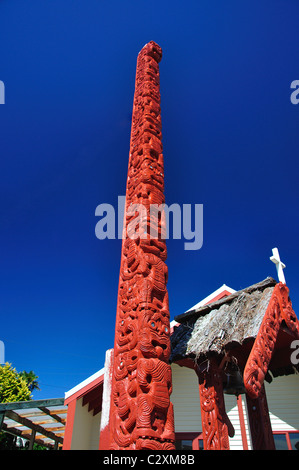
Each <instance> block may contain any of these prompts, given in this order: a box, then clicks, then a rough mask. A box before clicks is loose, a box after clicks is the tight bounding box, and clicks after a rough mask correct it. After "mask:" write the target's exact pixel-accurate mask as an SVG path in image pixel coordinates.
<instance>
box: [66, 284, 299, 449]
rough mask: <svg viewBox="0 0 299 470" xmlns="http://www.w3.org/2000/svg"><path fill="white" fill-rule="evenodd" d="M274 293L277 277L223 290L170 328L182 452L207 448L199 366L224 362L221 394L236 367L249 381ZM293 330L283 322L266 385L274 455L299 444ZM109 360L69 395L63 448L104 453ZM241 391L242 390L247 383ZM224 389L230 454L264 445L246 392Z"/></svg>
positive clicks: (298, 386)
mask: <svg viewBox="0 0 299 470" xmlns="http://www.w3.org/2000/svg"><path fill="white" fill-rule="evenodd" d="M277 286H279V283H277V282H276V281H275V280H274V279H272V278H267V279H266V280H264V281H262V282H260V283H257V284H255V285H253V286H250V287H249V288H246V289H243V290H241V291H238V292H236V291H234V290H233V289H231V288H229V287H228V286H226V285H223V286H222V287H220V288H219V289H217V290H216V291H215V292H213V293H212V294H211V295H209V296H208V297H206V298H205V299H203V300H202V301H201V302H199V303H198V304H197V305H195V306H194V307H193V308H191V309H189V310H188V311H187V312H185V313H184V314H182V315H179V316H178V317H176V318H175V320H174V321H173V322H172V323H171V326H172V335H171V343H172V354H171V367H172V381H173V392H172V395H171V401H172V403H173V407H174V420H175V435H176V447H177V448H178V449H194V450H200V449H203V448H204V447H206V441H207V438H206V436H205V429H204V420H203V419H202V418H203V416H202V406H201V401H200V394H199V378H198V377H199V376H198V370H197V368H198V367H200V368H201V370H202V371H203V372H204V371H205V369H206V368H208V367H209V360H210V359H212V360H213V359H214V358H215V357H217V358H218V359H221V361H220V364H221V362H222V364H221V380H222V382H223V386H224V391H226V387H227V385H229V384H228V383H227V382H228V376H229V375H231V374H232V375H233V376H234V372H233V373H232V372H231V368H233V370H234V366H235V365H236V366H237V367H236V369H235V370H237V371H241V372H243V374H244V370H245V369H246V364H247V361H248V359H249V357H250V353H251V352H252V351H254V345H255V344H256V339H257V337H258V334H259V332H260V331H261V326H262V324H263V320H264V319H265V315H266V312H267V309H268V308H269V304H270V301H271V299H272V298H273V292H274V289H275V288H276V290H277V288H278V287H277ZM294 325H295V326H294ZM296 326H297V319H294V318H293V319H292V320H291V322H290V323H289V326H288V325H287V322H286V320H284V319H283V320H281V321H280V323H279V328H277V335H276V339H275V345H274V346H275V347H274V348H273V352H272V356H271V360H270V362H269V365H268V367H267V371H266V373H265V382H264V384H263V385H264V389H265V394H264V395H265V397H266V402H265V403H266V405H267V407H268V410H269V414H268V416H269V422H270V432H271V436H273V443H274V446H275V448H276V449H293V450H294V449H296V447H295V446H296V444H297V443H298V441H299V405H298V391H299V375H298V364H296V362H297V361H293V363H292V360H291V357H292V353H294V352H295V350H294V349H292V345H293V346H294V344H295V345H296V343H294V341H296V338H297V336H296V334H297V333H296V331H297V330H296ZM290 327H291V328H290ZM111 353H112V350H109V351H107V354H106V366H105V367H104V368H103V369H102V370H100V371H99V372H97V373H95V374H94V375H93V376H91V377H90V378H88V379H86V380H85V381H84V382H82V383H81V384H79V385H77V386H76V387H74V388H73V389H72V390H70V391H68V392H67V393H66V395H65V405H67V406H68V414H67V422H66V429H65V436H64V443H63V448H64V449H98V448H99V447H101V448H105V446H103V442H102V445H101V444H100V438H101V429H102V436H104V432H103V431H104V429H105V427H106V426H107V424H108V423H107V416H108V414H107V406H106V405H107V402H108V398H107V397H109V382H110V378H109V360H110V358H111ZM293 356H294V358H295V357H296V356H295V355H293ZM228 358H229V359H230V360H227V359H228ZM218 362H219V361H218ZM232 366H233V367H232ZM241 375H242V374H241ZM239 385H240V387H241V388H240V390H241V389H242V386H243V384H242V383H241V384H239ZM227 389H228V392H229V393H228V394H226V393H224V395H223V396H224V408H225V416H226V417H227V422H226V426H227V434H228V444H227V448H229V449H230V450H241V449H244V450H247V449H249V450H250V449H256V448H257V445H259V444H258V442H260V440H259V439H260V436H259V438H258V439H257V436H256V432H257V431H261V430H258V429H257V428H256V427H257V424H255V423H254V421H253V418H252V416H251V415H252V410H251V411H250V409H249V407H250V406H251V407H252V406H253V407H254V406H255V405H254V404H253V401H252V398H249V399H248V394H247V393H243V392H244V391H245V390H241V392H242V393H240V394H238V395H237V396H236V395H235V394H230V393H232V391H231V390H229V387H227ZM250 413H251V415H250ZM262 431H263V430H262ZM258 434H259V433H258ZM262 434H263V432H262ZM267 438H268V439H269V436H267ZM260 445H261V446H263V445H264V444H263V443H262V444H260Z"/></svg>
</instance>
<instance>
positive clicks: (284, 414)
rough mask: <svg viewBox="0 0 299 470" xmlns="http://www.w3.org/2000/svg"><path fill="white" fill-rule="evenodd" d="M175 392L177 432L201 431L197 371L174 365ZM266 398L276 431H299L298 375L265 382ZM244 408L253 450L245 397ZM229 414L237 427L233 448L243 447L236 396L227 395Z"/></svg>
mask: <svg viewBox="0 0 299 470" xmlns="http://www.w3.org/2000/svg"><path fill="white" fill-rule="evenodd" d="M171 367H172V381H173V392H172V395H171V401H172V403H173V406H174V421H175V430H176V432H198V434H199V433H200V432H201V431H202V425H201V415H200V401H199V391H198V380H197V376H196V374H195V372H194V371H193V370H191V369H188V368H186V367H180V366H178V365H177V364H172V366H171ZM265 388H266V395H267V400H268V406H269V411H270V419H271V425H272V430H273V431H287V430H299V374H296V375H289V376H284V377H276V378H275V379H274V380H273V381H272V383H271V384H268V383H266V384H265ZM242 406H243V413H244V419H245V424H246V436H247V443H248V448H249V449H251V438H250V431H249V423H248V417H247V407H246V399H245V396H244V395H242ZM225 408H226V412H227V415H228V417H229V419H230V421H231V423H232V425H233V426H234V429H235V435H234V437H233V438H230V449H231V450H241V449H242V448H243V444H242V436H241V427H240V422H239V414H238V406H237V400H236V398H235V397H234V396H230V395H225Z"/></svg>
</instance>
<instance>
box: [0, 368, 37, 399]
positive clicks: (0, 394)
mask: <svg viewBox="0 0 299 470" xmlns="http://www.w3.org/2000/svg"><path fill="white" fill-rule="evenodd" d="M30 399H31V391H30V389H29V387H28V384H27V382H26V380H24V379H23V378H22V377H21V376H20V375H19V374H18V372H17V371H16V369H14V368H13V367H12V365H11V364H9V363H6V364H4V365H3V366H0V403H8V402H14V401H26V400H30Z"/></svg>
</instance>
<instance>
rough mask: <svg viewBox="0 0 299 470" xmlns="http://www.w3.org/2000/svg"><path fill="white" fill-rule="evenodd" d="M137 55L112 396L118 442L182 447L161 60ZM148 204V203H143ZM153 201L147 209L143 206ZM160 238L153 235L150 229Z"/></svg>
mask: <svg viewBox="0 0 299 470" xmlns="http://www.w3.org/2000/svg"><path fill="white" fill-rule="evenodd" d="M161 57H162V51H161V48H160V47H159V46H158V45H157V44H155V43H154V42H149V43H148V44H146V45H145V46H144V47H143V49H142V50H141V51H140V53H139V55H138V59H137V70H136V82H135V95H134V104H133V116H132V129H131V142H130V157H129V166H128V178H127V188H126V215H125V220H124V234H123V242H122V253H121V266H120V276H119V288H118V302H117V314H116V327H115V343H114V366H113V379H112V393H111V404H110V430H111V432H110V448H111V449H174V418H173V407H172V404H171V402H170V394H171V391H172V380H171V368H170V365H169V364H168V360H169V355H170V325H169V307H168V293H167V289H166V283H167V274H168V271H167V266H166V264H165V260H166V256H167V252H166V244H165V226H164V223H163V218H161V217H159V214H158V213H155V214H151V212H150V208H151V205H152V204H157V205H160V204H163V203H164V166H163V154H162V142H161V111H160V90H159V65H158V64H159V62H160V60H161ZM140 205H142V207H141V206H140ZM144 208H145V209H146V211H145V212H144V211H143V210H141V209H144ZM151 228H153V229H156V230H153V232H154V231H155V233H156V238H154V239H153V238H152V237H151V236H150V229H151Z"/></svg>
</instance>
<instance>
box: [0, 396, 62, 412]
mask: <svg viewBox="0 0 299 470" xmlns="http://www.w3.org/2000/svg"><path fill="white" fill-rule="evenodd" d="M60 405H64V398H50V399H48V400H28V401H16V402H10V403H0V411H8V410H21V409H23V410H24V409H26V408H27V409H28V408H40V407H41V406H46V407H47V406H60Z"/></svg>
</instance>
